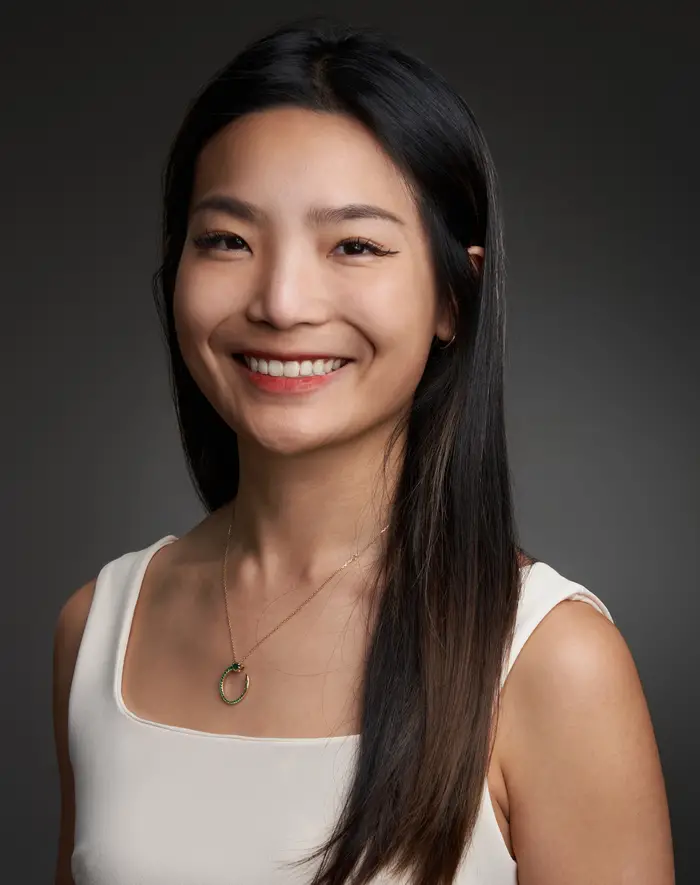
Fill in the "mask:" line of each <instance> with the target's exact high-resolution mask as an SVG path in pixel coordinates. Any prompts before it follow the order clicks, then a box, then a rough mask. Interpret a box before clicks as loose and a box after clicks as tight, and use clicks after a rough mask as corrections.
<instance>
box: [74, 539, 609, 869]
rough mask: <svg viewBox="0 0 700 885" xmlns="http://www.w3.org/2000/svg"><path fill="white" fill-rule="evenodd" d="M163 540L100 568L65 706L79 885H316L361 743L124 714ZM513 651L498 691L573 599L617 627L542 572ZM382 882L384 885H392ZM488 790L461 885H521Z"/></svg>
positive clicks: (533, 576) (526, 572)
mask: <svg viewBox="0 0 700 885" xmlns="http://www.w3.org/2000/svg"><path fill="white" fill-rule="evenodd" d="M174 540H176V539H175V537H174V536H173V535H167V536H165V537H164V538H161V539H160V540H159V541H156V542H155V543H154V544H152V545H151V546H150V547H147V548H146V549H144V550H140V551H136V552H131V553H126V554H124V555H123V556H121V557H119V558H118V559H115V560H113V561H112V562H110V563H108V564H107V565H105V566H104V567H103V568H102V569H101V571H100V573H99V575H98V578H97V584H96V587H95V592H94V597H93V601H92V605H91V608H90V612H89V615H88V619H87V623H86V626H85V631H84V633H83V638H82V641H81V645H80V650H79V653H78V658H77V662H76V667H75V672H74V676H73V683H72V686H71V693H70V700H69V748H70V757H71V761H72V765H73V772H74V776H75V797H76V825H75V847H74V851H73V858H72V870H73V878H74V880H75V885H307V883H308V882H309V881H310V878H311V875H310V871H309V869H308V868H304V867H302V868H297V869H296V870H293V869H291V868H289V867H285V862H287V861H290V860H294V859H298V858H300V857H302V856H303V855H305V854H306V853H307V852H309V851H310V850H311V849H313V848H315V847H317V846H318V845H319V844H320V843H321V841H322V840H323V839H324V837H325V836H327V835H328V834H330V831H331V828H332V825H333V822H334V820H335V819H336V817H337V815H338V814H339V812H340V810H341V807H342V799H343V797H344V793H345V790H346V789H347V787H348V786H349V783H350V777H351V775H352V771H353V766H354V762H355V754H356V752H357V749H358V739H357V736H355V735H349V736H341V737H333V738H251V737H245V736H238V735H217V734H210V733H208V732H201V731H196V730H194V729H188V728H181V727H176V726H171V725H163V724H161V723H156V722H150V721H148V720H146V719H142V718H140V717H138V716H136V715H135V714H133V713H132V712H131V711H129V710H128V709H127V708H126V707H125V705H124V701H123V698H122V694H121V682H122V670H123V664H124V655H125V650H126V645H127V641H128V636H129V631H130V627H131V620H132V617H133V613H134V609H135V606H136V601H137V598H138V594H139V590H140V588H141V584H142V580H143V576H144V574H145V571H146V567H147V566H148V563H149V562H150V560H151V557H152V556H154V555H155V553H156V552H157V551H158V550H159V549H160V548H161V547H162V546H164V545H165V544H168V543H170V542H172V541H174ZM521 574H522V579H523V587H522V593H521V599H520V603H519V607H518V616H517V625H516V631H515V638H514V642H513V646H512V649H511V654H510V660H509V662H508V666H507V668H505V670H504V673H503V681H505V678H506V676H507V675H508V672H509V670H510V668H511V667H512V665H513V662H514V661H515V659H516V657H517V655H518V653H519V651H520V649H521V648H522V647H523V645H524V644H525V642H526V640H527V638H528V637H529V636H530V634H531V633H532V631H533V630H534V629H535V627H536V626H537V624H538V623H539V622H540V621H541V620H542V618H544V617H545V615H546V614H547V613H548V612H549V611H551V609H552V608H553V607H554V606H555V605H556V604H557V603H559V602H561V601H562V600H564V599H582V600H584V601H586V602H589V603H590V604H591V605H593V606H594V607H596V608H597V609H598V610H599V611H601V612H602V613H603V614H604V615H606V616H607V617H608V618H610V620H612V617H611V615H610V612H609V611H608V609H607V608H606V606H605V605H604V604H603V603H602V602H601V600H600V599H599V598H598V597H597V596H596V595H595V594H593V593H592V592H591V591H590V590H588V589H586V588H585V587H583V586H581V585H580V584H576V583H574V582H573V581H570V580H568V579H567V578H564V577H563V576H562V575H560V574H559V573H558V572H557V571H555V570H554V569H553V568H552V567H551V566H549V565H547V564H546V563H544V562H537V563H535V564H534V565H533V566H531V567H526V568H524V569H523V570H522V571H521ZM399 881H402V880H398V879H396V878H390V877H388V876H382V877H381V878H379V879H377V880H376V882H377V885H396V883H398V882H399ZM516 883H517V868H516V863H515V861H514V860H513V859H512V858H511V856H510V854H509V853H508V850H507V849H506V846H505V843H504V841H503V838H502V835H501V832H500V829H499V827H498V823H497V820H496V816H495V812H494V809H493V805H492V803H491V798H490V794H489V791H488V786H487V784H486V783H484V791H483V795H482V804H481V810H480V813H479V818H478V821H477V824H476V829H475V832H474V837H473V840H472V844H471V846H470V849H469V851H468V852H467V853H466V854H465V856H464V858H463V860H462V865H461V868H460V871H459V874H458V877H457V879H456V880H455V885H516Z"/></svg>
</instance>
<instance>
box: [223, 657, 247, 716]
mask: <svg viewBox="0 0 700 885" xmlns="http://www.w3.org/2000/svg"><path fill="white" fill-rule="evenodd" d="M242 670H243V664H239V663H238V661H234V662H233V663H232V664H231V666H230V667H227V668H226V669H225V670H224V672H223V674H222V676H221V679H220V680H219V695H220V696H221V700H222V701H223V702H224V703H225V704H231V705H233V704H240V702H241V701H242V700H243V698H244V697H245V696H246V694H247V693H248V686H249V685H250V677H249V676H248V674H247V673H246V674H245V686H244V688H243V691H242V692H241V693H240V694H239V695H238V697H237V698H233V699H232V700H231V699H229V698H227V697H226V695H225V694H224V681H225V680H226V677H227V676H228V674H229V673H240V672H241V671H242Z"/></svg>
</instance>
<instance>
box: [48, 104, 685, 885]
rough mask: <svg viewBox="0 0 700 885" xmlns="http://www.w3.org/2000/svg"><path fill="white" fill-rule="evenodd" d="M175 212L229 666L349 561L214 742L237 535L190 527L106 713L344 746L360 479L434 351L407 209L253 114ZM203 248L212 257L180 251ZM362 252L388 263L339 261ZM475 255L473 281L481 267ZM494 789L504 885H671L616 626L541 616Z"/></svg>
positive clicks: (419, 233) (210, 154)
mask: <svg viewBox="0 0 700 885" xmlns="http://www.w3.org/2000/svg"><path fill="white" fill-rule="evenodd" d="M212 198H216V201H215V202H217V205H216V207H214V206H213V205H212ZM222 198H225V199H224V200H222ZM232 200H235V201H238V202H237V203H232V202H231V201H232ZM226 201H228V202H226ZM241 202H243V203H245V204H247V207H248V208H247V210H246V211H245V212H242V211H241ZM206 203H208V208H198V207H201V206H203V204H206ZM349 204H370V205H373V206H378V207H380V208H382V209H384V210H386V211H388V212H390V213H392V214H393V215H395V216H396V217H397V218H398V219H399V221H398V222H397V221H391V220H386V219H380V218H354V219H352V218H337V217H336V218H329V217H325V218H324V219H321V220H320V219H319V217H318V215H319V213H318V212H317V213H316V218H315V219H314V218H313V217H312V216H313V212H312V210H314V209H315V210H318V209H323V208H328V207H332V208H338V207H343V206H347V205H349ZM250 207H254V212H251V210H250ZM190 208H191V212H190V225H189V231H188V239H187V242H186V244H185V247H184V251H183V255H182V260H181V263H180V268H179V273H178V278H177V284H176V291H175V300H174V308H175V316H176V324H177V331H178V339H179V342H180V346H181V349H182V352H183V355H184V357H185V360H186V362H187V364H188V366H189V369H190V371H191V373H192V375H193V377H194V378H195V380H196V381H197V383H198V384H199V385H200V387H201V389H202V390H203V392H204V393H205V395H206V396H207V397H208V399H209V400H210V402H211V403H212V404H213V406H214V407H215V408H216V409H217V411H218V412H219V413H220V414H221V415H222V417H223V418H224V420H226V421H227V422H228V423H229V424H230V425H231V427H233V428H234V429H235V430H236V432H237V434H238V438H239V454H240V463H241V482H240V490H239V494H238V497H237V501H236V506H235V512H234V514H233V531H232V544H231V551H230V554H229V571H228V586H229V607H230V610H232V611H235V612H236V618H235V624H236V626H235V641H236V648H237V650H240V652H241V653H243V654H245V653H246V652H247V651H248V650H249V649H251V648H252V647H253V646H254V645H255V643H256V642H257V641H258V640H259V639H260V638H261V637H263V636H264V635H265V634H266V633H268V632H269V631H270V630H272V629H273V628H274V627H276V626H277V625H278V624H280V622H281V621H282V620H283V619H284V618H285V617H287V615H289V614H290V613H291V612H292V611H293V610H294V609H295V608H296V607H297V606H298V605H300V604H301V603H302V602H303V601H304V600H305V599H306V598H307V597H308V596H309V595H310V594H311V593H313V591H314V590H316V589H317V588H318V586H319V585H320V584H321V583H322V582H323V581H324V580H325V579H326V578H327V577H328V576H329V575H330V574H331V573H332V572H333V571H335V570H336V569H337V568H338V567H339V566H340V565H341V564H342V563H343V562H345V561H346V560H347V559H348V558H349V557H350V556H351V555H352V553H354V552H355V551H356V550H364V552H363V554H362V555H361V557H360V558H359V559H358V560H357V562H355V563H354V564H353V565H352V567H349V568H347V569H346V570H345V571H344V572H342V573H341V575H340V576H339V577H338V578H337V579H335V580H334V581H333V582H332V583H331V584H330V585H329V587H328V588H327V589H328V592H325V591H322V592H321V593H319V594H318V595H317V596H316V597H315V598H314V599H313V600H312V601H311V602H309V603H308V604H307V605H305V606H304V607H303V608H302V609H301V610H300V611H299V613H298V614H296V615H295V616H294V617H293V618H292V619H291V620H289V621H288V622H287V623H286V624H285V625H284V627H283V628H282V629H280V630H279V631H276V632H275V633H274V634H273V635H271V636H270V637H269V638H268V639H266V640H265V642H264V644H262V645H261V646H260V647H259V648H258V649H256V650H255V652H254V653H253V656H252V657H251V661H250V668H249V670H250V673H251V691H250V693H249V696H248V697H246V700H245V702H244V703H242V704H241V705H240V706H239V707H236V708H235V726H232V721H233V719H232V716H231V710H230V709H229V708H226V706H225V705H223V704H221V702H220V700H219V699H218V698H217V697H216V695H215V693H214V692H210V693H205V692H202V690H201V687H202V685H206V684H211V683H212V679H213V677H212V674H214V678H217V676H218V674H220V673H221V671H222V669H223V666H225V665H226V664H227V663H229V662H230V659H231V650H230V645H229V636H228V629H227V626H226V620H225V616H224V611H223V603H222V599H221V585H220V567H221V555H222V549H223V545H224V543H225V540H226V535H227V530H228V525H229V518H230V517H231V513H230V512H229V509H228V507H227V508H222V509H221V510H219V511H216V512H215V513H213V514H211V515H209V516H207V517H206V518H205V519H204V520H203V521H202V522H201V523H200V524H199V525H197V526H195V527H194V528H193V529H192V530H191V531H190V532H188V533H187V534H185V535H183V536H182V537H181V538H180V539H179V540H178V541H176V542H175V543H173V544H171V545H168V546H167V547H164V548H162V549H161V550H160V551H159V552H158V553H157V554H156V556H155V557H154V558H153V560H152V561H151V563H150V565H149V568H148V569H147V572H146V575H145V577H144V582H143V586H142V588H141V592H140V594H139V600H138V604H137V607H136V611H135V614H134V621H133V624H132V630H131V634H130V637H129V643H128V647H127V653H126V659H125V667H124V676H123V683H122V693H123V696H124V700H125V703H126V705H127V707H128V708H129V709H130V710H132V711H133V712H135V713H136V714H137V715H140V716H142V717H144V718H147V719H151V720H154V721H159V722H166V723H170V724H174V725H179V726H184V727H190V728H196V729H199V730H203V731H211V732H216V733H227V732H228V733H230V732H231V731H232V730H233V728H234V727H235V733H237V734H242V735H245V734H248V735H258V736H274V735H277V736H286V737H302V736H322V735H328V734H342V733H356V732H357V730H358V721H359V707H358V697H357V685H358V684H359V681H360V679H361V674H362V668H363V664H364V655H365V652H366V645H367V635H368V630H369V629H370V628H371V623H370V617H371V616H370V610H369V607H368V604H367V603H368V600H367V595H368V594H367V593H366V587H367V583H368V576H369V575H370V573H371V567H372V564H373V562H374V561H375V558H376V554H377V553H378V552H379V550H380V547H379V545H378V543H377V542H376V538H377V534H378V532H379V530H380V528H381V527H382V526H383V525H384V524H385V523H386V518H387V517H386V514H387V501H388V500H389V498H390V494H391V490H392V483H393V482H394V480H395V477H396V467H397V463H396V462H393V463H392V464H391V465H390V470H389V472H388V474H387V481H386V484H381V483H379V482H378V481H377V471H378V469H379V466H380V465H381V458H382V454H383V449H384V444H385V442H386V439H387V436H388V434H389V433H390V431H391V429H392V427H393V425H394V423H395V421H396V419H397V418H398V417H399V416H400V415H401V414H402V412H403V411H404V410H405V409H406V408H407V407H408V405H409V403H410V399H411V396H412V393H413V391H414V390H415V387H416V385H417V383H418V381H419V379H420V376H421V373H422V370H423V366H424V364H425V360H426V358H427V354H428V350H429V347H430V344H431V341H432V338H433V336H435V335H437V336H438V337H439V338H441V339H443V340H449V338H450V337H451V334H452V329H451V325H450V316H449V313H448V311H447V310H446V309H445V308H444V307H443V306H442V305H441V304H440V303H439V301H438V298H437V295H436V293H435V291H434V287H433V283H432V273H431V266H430V254H429V248H428V243H427V239H426V237H425V233H424V231H423V229H422V226H421V223H420V219H419V217H418V213H417V210H416V207H415V204H414V202H413V199H412V197H411V194H410V191H409V190H408V188H407V186H406V184H405V182H404V181H403V179H402V178H401V176H400V174H399V173H398V171H397V170H396V168H395V167H394V166H393V164H392V163H391V161H390V160H389V159H388V158H387V157H386V156H385V155H384V154H383V153H382V151H381V150H380V149H379V148H378V146H377V145H376V143H375V142H374V140H373V138H372V137H371V136H370V135H369V134H368V133H367V132H366V131H365V130H364V129H363V128H362V127H361V126H360V125H359V124H358V123H356V122H354V121H352V120H349V119H346V118H343V117H340V116H331V115H320V114H315V113H312V112H310V111H305V110H300V109H292V108H286V109H279V110H274V111H269V112H266V113H264V114H258V115H254V116H250V117H247V118H244V119H243V120H240V121H238V122H237V123H235V124H232V125H230V126H228V127H227V128H226V129H224V130H222V131H221V132H220V133H219V134H217V136H215V138H214V139H213V140H212V141H211V142H210V143H209V144H208V145H207V146H206V148H205V149H204V151H203V152H202V154H201V156H200V158H199V161H198V164H197V168H196V175H195V183H194V191H193V195H192V202H191V207H190ZM206 231H218V232H220V233H222V234H224V235H225V239H223V240H221V241H220V242H219V243H218V244H217V245H216V247H215V248H211V249H209V250H206V251H204V250H202V249H198V248H197V241H198V238H199V237H201V236H202V235H203V234H204V233H205V232H206ZM357 237H360V238H363V239H364V240H369V241H371V242H373V243H375V244H378V245H379V246H381V247H382V248H383V249H387V250H391V251H392V252H393V253H395V254H391V255H383V256H378V255H374V254H372V253H371V251H368V250H367V248H365V247H359V248H357V247H354V246H350V247H348V246H347V245H343V243H344V242H345V241H347V240H352V239H353V238H357ZM470 254H471V256H472V260H473V261H475V263H476V265H477V267H479V266H480V261H481V258H482V256H483V250H482V249H480V248H479V247H478V246H475V247H473V248H471V249H470ZM247 349H251V350H252V349H255V350H271V351H276V352H280V351H283V352H286V353H288V354H291V353H307V352H314V353H322V354H327V355H331V356H339V357H344V358H349V359H351V360H352V363H351V364H350V365H349V366H347V367H346V368H344V369H342V370H341V371H340V372H339V373H338V376H337V378H335V379H333V381H332V383H330V384H328V385H326V386H325V387H324V388H321V389H319V390H317V391H315V392H314V393H313V394H312V395H304V396H300V397H291V396H290V397H274V396H270V395H265V394H262V393H261V392H260V391H259V390H258V389H257V388H255V387H253V386H252V385H251V384H250V383H249V381H248V380H247V379H246V377H245V374H244V373H243V371H242V370H241V368H240V367H239V366H237V365H235V364H234V363H233V361H232V359H231V353H232V352H240V351H245V350H247ZM93 592H94V581H92V582H89V583H88V584H86V585H85V586H84V587H82V588H81V589H80V590H78V591H76V592H75V593H74V594H73V595H72V596H71V598H70V599H69V600H68V601H67V602H66V604H65V606H64V608H63V610H62V611H61V614H60V616H59V620H58V623H57V626H56V635H55V643H54V722H55V735H56V747H57V755H58V762H59V773H60V777H61V791H62V810H61V833H60V839H59V855H58V863H57V872H56V883H57V885H69V883H71V882H72V879H71V875H70V855H71V852H72V844H73V829H74V813H75V810H74V787H73V775H72V770H71V766H70V760H69V758H68V751H67V704H68V696H69V691H70V681H71V678H72V673H73V667H74V665H75V658H76V655H77V651H78V648H79V645H80V639H81V636H82V631H83V628H84V624H85V619H86V617H87V613H88V611H89V607H90V602H91V599H92V594H93ZM239 656H240V654H239ZM222 662H223V663H222ZM231 678H232V679H240V678H241V677H231ZM235 691H236V687H234V688H232V690H231V693H233V692H235ZM236 693H237V692H236ZM488 782H489V788H490V792H491V797H492V800H493V805H494V810H495V812H496V816H497V819H498V822H499V826H500V828H501V832H502V834H503V839H504V842H505V845H506V847H507V848H508V850H509V851H510V852H511V854H513V855H514V856H515V857H516V858H517V862H518V879H519V883H520V885H555V883H556V885H560V883H561V882H566V883H567V885H584V883H585V885H588V883H595V885H608V883H610V885H613V883H615V885H619V883H627V882H629V883H632V882H634V883H635V885H647V883H648V885H651V883H654V885H670V883H672V882H673V869H672V867H673V864H672V853H671V837H670V827H669V818H668V809H667V806H666V797H665V791H664V784H663V778H662V774H661V767H660V764H659V758H658V753H657V748H656V743H655V740H654V735H653V730H652V726H651V722H650V719H649V714H648V710H647V706H646V703H645V700H644V696H643V692H642V688H641V684H640V681H639V677H638V675H637V672H636V669H635V667H634V663H633V661H632V658H631V655H630V653H629V650H628V648H627V646H626V644H625V642H624V640H623V638H622V636H621V635H620V633H619V632H618V630H617V628H616V627H614V626H613V625H612V624H610V623H609V622H608V621H607V620H606V619H605V618H603V617H602V616H601V615H600V614H599V613H597V612H596V611H594V610H593V608H592V607H591V606H589V605H587V604H585V603H582V602H574V601H568V602H565V603H561V604H559V605H558V606H556V607H555V609H554V610H553V611H552V612H551V613H550V614H549V615H548V616H547V617H546V618H545V619H544V620H543V621H542V623H541V624H540V625H539V626H538V628H537V629H536V630H535V631H534V633H533V634H532V636H531V637H530V639H529V640H528V642H527V643H526V645H525V647H524V648H523V650H522V652H521V653H520V655H519V656H518V659H517V661H516V663H515V665H514V667H513V669H512V671H511V673H510V675H509V677H508V679H507V681H506V684H505V689H504V691H503V694H502V698H501V705H500V712H499V718H498V723H497V728H496V733H495V743H494V751H493V755H492V759H491V763H490V768H489V774H488Z"/></svg>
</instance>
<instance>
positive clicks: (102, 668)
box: [68, 535, 174, 732]
mask: <svg viewBox="0 0 700 885" xmlns="http://www.w3.org/2000/svg"><path fill="white" fill-rule="evenodd" d="M173 539H174V536H172V535H166V536H165V537H164V538H161V539H159V540H158V541H156V542H155V543H153V544H151V545H149V546H148V547H146V548H144V549H143V550H135V551H131V552H128V553H124V554H122V555H121V556H119V557H118V558H116V559H113V560H111V561H110V562H108V563H106V564H105V565H103V566H102V568H101V569H100V570H99V572H98V575H97V579H96V581H95V588H94V591H93V596H92V602H91V604H90V610H89V612H88V616H87V619H86V621H85V628H84V630H83V635H82V638H81V641H80V648H79V649H78V656H77V658H76V662H75V669H74V671H73V680H72V683H71V689H70V696H69V705H68V707H69V708H68V721H69V729H70V730H71V731H73V732H75V731H76V730H77V731H78V732H80V731H81V730H84V729H85V728H86V727H87V724H88V723H89V722H90V721H95V718H96V716H99V715H104V716H105V717H107V716H109V712H110V710H111V708H112V707H113V700H114V699H113V692H114V679H115V674H116V664H117V659H118V654H119V650H120V648H121V645H122V643H123V642H124V641H125V639H126V637H124V635H123V634H124V631H125V628H126V627H127V626H129V625H130V621H131V615H132V613H133V608H134V606H135V604H136V599H137V596H138V592H139V589H140V586H141V581H142V578H143V574H144V572H145V570H146V567H147V566H148V563H149V562H150V560H151V558H152V556H153V555H154V554H155V553H156V551H157V550H158V549H159V548H160V547H162V546H164V545H165V544H166V543H167V542H169V541H170V540H173Z"/></svg>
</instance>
